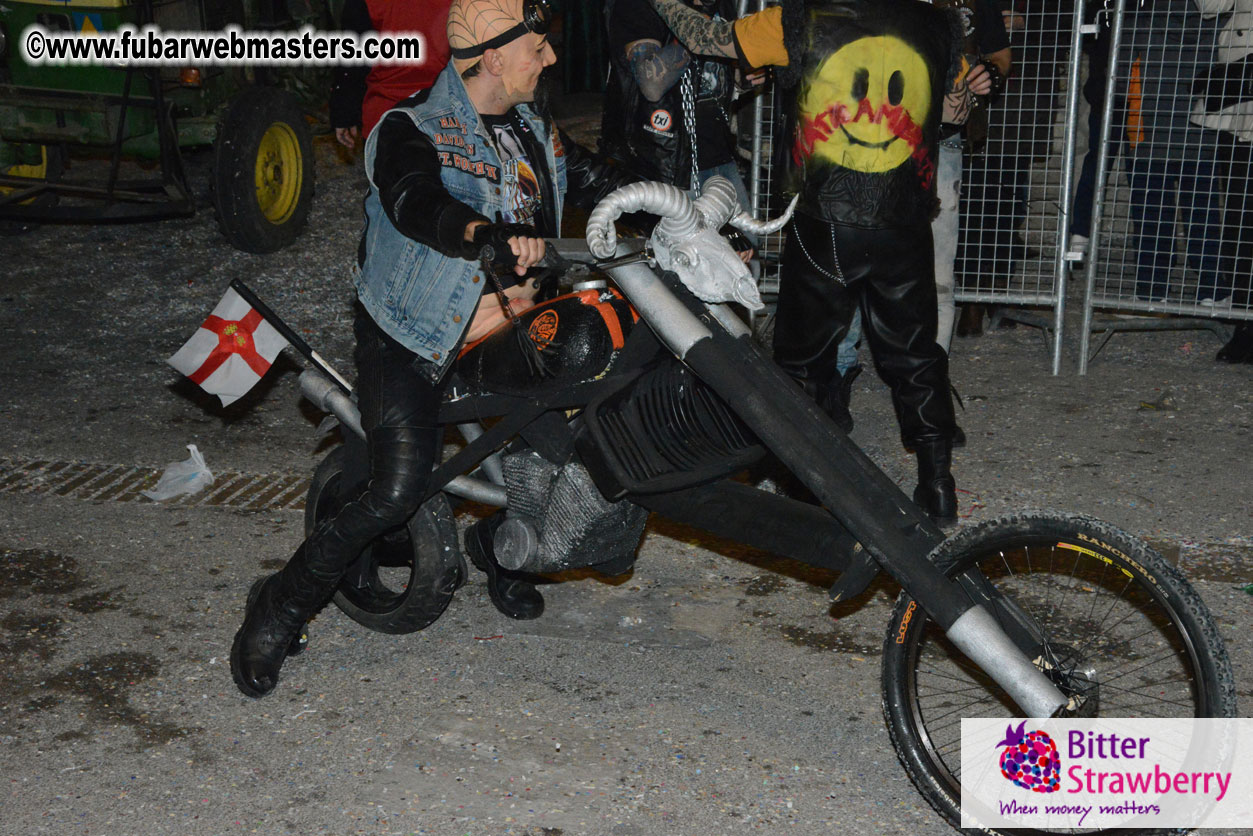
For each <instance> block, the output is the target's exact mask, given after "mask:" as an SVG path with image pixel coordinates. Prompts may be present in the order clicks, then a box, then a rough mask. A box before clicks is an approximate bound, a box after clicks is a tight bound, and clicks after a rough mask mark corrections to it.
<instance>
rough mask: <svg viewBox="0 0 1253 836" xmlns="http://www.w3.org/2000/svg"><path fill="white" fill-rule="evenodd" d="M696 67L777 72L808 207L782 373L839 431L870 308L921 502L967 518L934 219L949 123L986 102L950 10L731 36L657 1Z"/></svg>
mask: <svg viewBox="0 0 1253 836" xmlns="http://www.w3.org/2000/svg"><path fill="white" fill-rule="evenodd" d="M650 1H651V2H652V4H653V7H654V8H655V9H656V10H657V13H658V14H659V15H660V16H661V17H662V19H663V20H665V21H666V23H667V25H668V26H669V27H670V29H671V31H673V32H674V33H675V36H676V37H677V38H678V39H679V40H680V41H681V42H682V43H683V45H684V46H686V47H687V48H688V50H690V51H691V52H693V53H697V54H702V55H722V56H724V57H731V58H737V59H738V60H739V61H741V62H742V64H743V65H744V66H745V67H746V68H749V69H756V68H759V67H764V66H774V67H776V68H777V69H776V81H777V83H778V85H779V88H780V90H781V91H782V93H783V95H782V97H781V99H782V101H783V102H784V103H785V106H784V107H783V108H781V109H780V110H781V111H782V112H783V113H784V117H783V118H784V119H785V120H786V122H785V128H786V129H787V130H788V131H789V132H790V133H788V134H785V135H786V136H789V137H790V145H789V147H788V149H787V150H788V151H790V157H789V159H788V160H787V163H788V167H789V170H790V175H789V176H790V180H791V189H792V190H793V191H795V192H797V193H799V195H800V202H799V204H798V206H797V211H796V214H795V216H794V217H793V219H792V223H791V225H790V226H789V227H788V233H787V243H786V245H785V248H784V253H783V262H782V270H781V272H780V287H779V302H778V312H777V318H776V321H775V336H774V358H775V362H777V363H778V364H779V365H780V366H781V367H782V368H783V369H784V370H785V371H787V372H788V373H789V374H791V375H792V376H793V377H794V378H796V379H797V380H798V381H799V382H800V383H801V384H802V385H803V386H804V387H805V390H806V391H807V392H809V393H810V395H811V396H813V397H814V398H815V400H817V401H818V403H819V405H821V406H822V407H823V408H824V409H825V410H826V411H827V412H828V413H831V414H832V415H833V416H834V415H835V414H836V413H837V412H838V409H839V398H840V393H839V386H840V382H841V378H840V374H839V370H838V368H837V364H836V359H837V349H838V347H839V345H840V341H841V340H842V339H843V337H844V335H845V333H846V332H847V331H848V327H849V323H850V321H851V319H852V317H853V311H854V310H856V309H858V308H860V310H861V314H862V323H863V328H864V331H865V335H866V339H867V341H868V342H869V344H870V350H871V353H872V354H873V356H874V360H875V366H876V368H877V369H878V371H879V374H880V376H881V377H882V378H883V379H884V381H885V382H886V383H887V384H888V387H889V388H890V389H891V393H892V403H893V406H894V407H895V410H896V416H897V420H898V422H899V424H900V431H901V438H902V440H903V442H904V443H905V445H906V446H907V447H910V448H912V449H913V450H914V452H915V453H916V455H917V457H918V486H917V488H916V489H915V491H914V501H915V502H917V503H918V504H919V505H920V506H922V507H923V508H924V509H925V510H926V511H927V513H928V514H930V515H931V517H932V518H933V519H934V520H936V521H937V522H938V523H940V524H941V525H951V524H953V523H955V522H956V518H957V496H956V484H955V482H954V479H953V475H952V471H951V460H952V445H953V435H954V432H955V430H956V424H955V421H954V416H953V402H952V395H951V392H950V387H949V378H948V357H947V355H946V354H945V352H944V350H943V349H942V348H941V347H940V346H939V345H938V344H937V343H936V289H935V264H934V259H933V242H932V238H931V219H932V218H933V217H934V216H935V213H936V211H937V209H938V201H937V199H936V196H935V174H936V160H937V146H938V140H939V131H940V123H941V121H944V122H947V123H950V124H961V123H963V122H965V121H966V118H967V116H968V115H969V113H970V108H971V105H972V103H973V100H974V96H975V95H982V94H986V93H988V92H989V91H990V90H991V86H992V80H991V77H990V76H989V75H988V74H987V71H986V70H985V69H984V67H983V66H982V64H977V65H975V66H974V67H970V66H969V64H968V63H967V62H966V59H965V58H964V57H963V55H962V41H963V36H964V32H963V28H962V24H961V20H960V17H959V16H957V15H956V14H955V13H953V12H952V11H951V10H945V9H941V8H938V7H936V6H933V5H930V4H927V3H923V2H920V0H804V2H802V0H784V2H783V3H782V5H780V6H774V7H771V8H769V9H766V10H764V11H762V12H758V13H756V14H753V15H748V16H746V17H742V18H739V19H738V20H735V21H731V22H724V21H718V20H712V19H710V18H708V17H706V16H704V15H701V14H700V13H699V12H696V11H694V10H693V9H691V8H689V7H687V6H686V5H684V4H683V3H682V2H681V0H650Z"/></svg>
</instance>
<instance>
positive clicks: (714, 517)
mask: <svg viewBox="0 0 1253 836" xmlns="http://www.w3.org/2000/svg"><path fill="white" fill-rule="evenodd" d="M637 211H646V212H650V213H653V214H656V215H659V216H661V217H662V218H663V220H662V221H661V222H660V224H658V226H657V227H656V229H655V230H654V232H653V235H652V237H651V238H650V239H649V241H648V244H647V245H646V246H640V245H641V243H642V242H640V241H638V240H636V241H634V242H632V241H622V242H619V241H618V239H617V236H616V233H615V229H614V220H615V219H616V218H617V217H618V216H619V215H621V214H624V213H630V212H637ZM789 211H790V210H789ZM786 219H787V216H786V215H785V216H784V218H782V219H779V220H777V221H773V222H768V223H767V222H757V221H753V220H752V219H751V218H750V217H749V216H748V215H747V213H744V212H741V211H740V210H739V206H738V205H737V203H736V200H735V195H734V190H733V189H732V188H731V186H730V184H729V183H728V182H727V181H725V180H722V179H721V178H714V179H713V180H711V181H710V182H709V184H707V185H706V187H705V190H704V193H703V194H702V195H701V196H700V197H699V198H697V199H695V200H691V199H689V197H688V196H687V195H686V194H685V193H684V192H682V191H680V190H678V189H676V188H674V187H671V186H665V185H661V184H657V183H638V184H633V185H631V186H627V187H625V188H623V189H620V190H618V191H617V192H615V193H613V194H612V195H610V196H609V197H607V198H606V199H605V200H604V201H602V203H601V204H600V205H599V206H598V207H597V208H596V210H595V211H594V212H593V213H592V215H591V216H590V219H589V222H588V228H587V247H586V248H584V247H583V246H580V244H581V242H575V241H568V240H562V241H559V242H556V244H555V246H554V247H552V248H551V249H556V250H557V251H558V252H559V253H560V254H561V256H562V257H563V258H565V259H569V260H570V261H569V262H568V265H569V266H568V269H567V270H566V279H567V281H568V282H570V283H571V284H572V287H573V289H572V290H571V292H569V293H566V294H565V295H562V296H558V297H557V298H555V299H552V300H550V301H548V302H545V303H542V304H539V305H537V306H535V307H533V308H531V309H529V310H527V311H526V312H525V313H523V314H521V315H520V316H518V317H516V318H515V319H514V320H513V321H512V322H508V323H506V324H505V325H503V326H501V328H499V329H497V331H495V332H493V333H492V334H490V335H489V336H487V337H485V338H483V339H482V340H481V341H479V342H478V343H475V344H472V345H470V346H468V347H466V348H465V349H464V350H463V351H462V353H461V356H460V357H459V359H458V362H457V366H456V368H455V371H454V373H455V374H456V376H457V379H456V381H455V385H454V386H452V387H451V392H450V395H449V397H448V400H447V402H446V403H445V404H444V406H443V408H442V410H441V413H440V420H441V422H442V423H444V424H445V425H455V426H457V427H459V428H460V429H461V431H462V432H463V434H464V436H465V438H466V442H467V443H466V445H465V446H464V447H463V448H462V449H461V450H460V451H459V452H457V453H456V454H454V455H453V456H452V457H451V458H449V459H448V460H447V461H445V462H443V463H442V464H440V465H438V466H437V467H436V469H435V472H434V476H433V478H432V481H431V487H430V489H429V495H428V499H427V501H426V502H425V504H424V505H423V506H422V507H421V509H420V510H419V511H418V512H417V513H416V514H415V515H414V516H413V518H411V519H410V521H409V523H408V525H407V527H406V529H405V530H404V531H402V532H399V533H397V534H389V535H387V539H388V540H390V542H388V543H384V542H382V540H380V541H376V543H375V544H374V545H372V546H371V547H370V548H368V549H367V550H366V551H365V552H363V554H362V556H361V557H360V558H359V560H358V561H357V563H356V565H355V566H354V567H353V569H352V570H351V571H350V572H349V574H348V576H347V577H346V578H345V579H344V581H343V582H342V583H341V585H340V587H339V589H338V591H337V592H336V594H335V597H334V601H335V603H336V604H337V605H338V606H339V608H340V609H341V610H343V611H344V612H345V613H346V614H348V616H349V617H351V618H352V619H354V620H356V621H358V622H359V623H361V624H363V625H364V626H366V627H368V628H370V629H372V630H378V631H382V632H388V633H407V632H412V631H416V630H420V629H422V628H423V627H426V626H427V625H429V624H431V623H432V622H434V621H435V620H436V619H437V618H438V617H439V616H440V614H441V613H442V612H443V611H444V608H445V607H446V606H447V604H448V602H449V600H450V599H451V597H452V595H453V592H454V590H455V589H456V587H457V586H458V584H459V582H460V581H461V580H462V579H463V578H464V575H465V565H464V559H463V558H462V556H461V552H460V547H459V544H458V542H457V532H456V527H455V525H454V520H453V514H452V510H451V507H450V502H449V497H462V498H467V499H471V500H474V501H476V502H478V503H482V504H486V505H489V506H494V507H498V508H502V509H505V514H506V519H505V521H504V522H503V523H502V524H501V526H500V528H499V529H498V530H497V532H496V535H495V553H496V557H497V559H498V560H499V562H500V563H501V564H502V565H503V566H504V567H505V568H507V569H517V570H524V571H528V572H539V573H544V572H556V571H561V570H565V569H571V568H575V567H594V568H597V569H600V570H602V571H604V572H606V573H608V574H621V573H623V572H626V571H628V570H629V569H630V567H631V565H632V563H633V561H634V559H635V551H636V548H637V546H638V545H639V541H640V538H641V536H642V533H643V529H644V525H645V522H646V519H647V517H648V515H649V514H650V513H658V514H661V515H663V516H666V517H669V518H671V519H673V520H676V521H679V522H682V523H685V524H689V525H693V526H697V527H699V528H702V529H705V530H707V531H710V532H712V533H714V534H716V535H718V536H720V537H725V538H729V539H732V540H736V541H739V542H742V543H745V544H748V545H751V546H753V547H756V548H759V549H763V550H767V551H770V552H773V553H775V554H779V555H784V556H787V557H789V558H792V559H794V560H798V561H801V562H803V563H806V564H810V565H813V566H817V567H822V568H824V569H830V570H835V571H837V572H839V573H840V574H839V578H838V580H837V581H836V582H835V584H834V586H833V587H832V589H831V597H832V598H833V599H834V600H846V599H848V598H851V597H853V596H855V595H857V594H858V593H859V592H861V591H862V590H864V589H866V587H867V586H868V585H869V584H870V582H871V581H872V580H873V579H874V577H875V576H876V575H877V574H878V573H879V572H886V573H887V574H889V575H890V576H891V577H892V578H893V579H895V580H896V581H897V582H898V583H899V584H900V585H901V587H902V588H903V591H902V593H901V595H900V598H899V600H898V601H897V602H896V606H895V609H894V611H893V613H892V616H891V619H890V620H889V622H888V625H887V630H886V637H885V639H884V654H883V670H882V687H883V706H884V714H885V719H886V721H887V725H888V729H889V731H890V734H891V738H892V742H893V744H894V745H895V746H896V749H897V752H898V754H899V756H900V759H901V762H902V763H903V765H904V766H905V769H906V771H907V772H908V774H909V776H910V778H911V779H912V780H913V781H914V784H915V785H916V787H917V788H918V790H919V791H920V792H921V793H922V794H923V795H924V796H925V797H926V798H927V800H928V801H929V802H930V803H931V804H932V805H933V806H934V807H935V808H936V809H937V810H938V811H940V812H941V813H942V814H943V815H944V816H945V817H946V818H948V820H949V821H950V822H952V823H953V824H954V825H955V826H958V825H959V821H960V815H959V804H960V797H961V796H960V793H961V781H960V777H961V776H960V766H959V763H958V754H959V742H960V738H959V734H960V723H959V722H956V721H957V720H959V719H960V718H961V717H963V716H966V717H975V716H981V717H1001V716H1003V717H1016V716H1018V717H1034V718H1046V717H1050V716H1059V717H1075V718H1092V717H1124V716H1132V717H1144V716H1158V717H1231V716H1234V715H1235V689H1234V684H1233V679H1232V672H1231V667H1230V664H1229V662H1228V660H1227V655H1226V652H1225V650H1224V648H1223V644H1222V641H1221V639H1220V637H1219V635H1218V632H1217V630H1216V628H1215V625H1214V622H1213V620H1212V619H1211V617H1210V615H1209V613H1208V612H1207V611H1206V609H1205V607H1204V605H1203V604H1202V602H1201V599H1200V598H1199V596H1198V595H1197V594H1196V592H1195V591H1193V589H1192V588H1191V587H1190V586H1189V585H1188V583H1187V581H1186V580H1185V579H1184V578H1183V576H1182V575H1181V574H1180V573H1179V572H1178V571H1177V570H1176V569H1175V568H1174V567H1172V566H1170V565H1169V564H1167V563H1166V562H1165V561H1164V560H1163V559H1162V557H1161V556H1160V555H1158V554H1156V553H1155V552H1153V551H1152V550H1151V549H1150V548H1149V547H1148V546H1147V545H1146V544H1144V543H1143V542H1141V541H1139V540H1137V539H1136V538H1134V537H1131V536H1129V535H1127V534H1125V533H1122V532H1120V531H1118V530H1117V529H1115V528H1113V527H1112V526H1110V525H1107V524H1105V523H1102V522H1100V521H1098V520H1095V519H1091V518H1088V517H1083V516H1076V515H1069V514H1060V513H1048V512H1024V513H1020V514H1015V515H1012V516H1008V517H1004V518H1000V519H996V520H992V521H989V522H986V523H983V524H979V525H976V526H972V527H966V528H962V529H961V530H960V531H959V532H958V533H957V534H956V535H955V536H953V537H951V538H949V539H947V540H946V539H945V538H944V535H943V534H942V533H941V531H940V530H939V529H938V528H937V527H936V525H935V524H934V523H933V522H932V521H931V520H930V518H929V517H928V516H927V515H926V514H925V513H924V512H923V511H921V510H920V509H919V508H918V507H917V506H915V505H914V503H913V502H911V501H910V499H909V498H908V497H907V496H906V495H905V494H904V493H902V492H901V491H900V489H899V488H898V487H897V486H896V484H895V483H894V482H893V481H892V480H891V479H889V478H888V477H887V476H886V475H885V474H883V473H882V472H881V471H880V470H879V468H878V467H877V466H876V465H875V464H874V463H873V462H872V461H871V460H870V459H869V458H867V456H866V455H865V454H863V453H862V452H861V451H860V450H859V449H858V447H857V446H856V445H855V444H853V443H852V442H851V441H850V440H849V439H848V437H847V436H846V435H845V434H844V433H843V432H842V431H841V430H840V429H839V428H838V427H837V426H836V425H835V423H833V422H832V421H831V420H830V419H829V418H828V417H827V415H826V414H825V413H823V412H822V411H821V410H820V409H819V408H818V407H817V406H816V405H815V404H814V403H813V402H812V401H811V400H810V399H809V398H808V397H807V396H806V395H805V394H804V392H803V390H802V389H801V387H799V386H798V385H797V384H796V383H795V382H794V381H792V380H791V379H790V378H788V377H787V376H786V375H785V374H784V373H783V372H782V371H780V370H779V368H778V367H777V366H775V365H774V364H773V363H772V362H771V361H770V360H769V359H768V358H767V357H766V356H765V354H763V352H762V351H761V350H760V349H759V348H758V347H757V346H756V345H755V344H754V342H753V341H752V340H751V339H750V334H749V329H748V328H747V326H746V325H745V324H744V323H743V322H742V321H741V320H740V319H739V318H738V317H737V316H736V314H735V313H734V312H733V311H732V309H731V308H730V307H729V306H728V304H727V303H729V302H737V303H739V304H741V305H744V306H746V307H748V308H750V309H753V308H759V307H760V306H761V300H760V297H759V296H758V294H757V289H756V286H755V284H754V283H753V280H752V278H751V276H750V274H749V272H748V270H747V269H746V268H745V267H744V265H743V264H742V263H740V261H739V259H738V258H737V257H736V255H735V253H734V252H733V251H732V249H731V247H730V245H729V244H728V243H727V241H726V240H725V239H723V238H722V237H720V236H719V233H718V230H719V229H720V228H722V227H723V226H724V224H726V223H727V222H728V221H729V222H730V224H731V225H733V226H737V227H739V228H743V229H749V230H751V231H754V232H758V233H763V232H767V231H774V230H777V229H778V228H780V227H781V226H782V223H784V222H786ZM631 244H634V245H635V246H634V248H632V247H631V246H630V245H631ZM588 250H590V253H589V252H588ZM485 269H487V268H486V267H485ZM524 340H525V341H529V342H530V343H531V345H530V346H529V347H526V348H525V349H523V348H522V347H521V346H523V345H524ZM537 358H538V359H537ZM301 384H302V390H303V391H304V393H305V395H306V396H307V397H308V398H309V399H310V400H312V401H313V402H314V403H315V404H317V405H318V406H320V407H321V408H322V409H324V410H326V411H328V412H331V413H334V414H335V415H336V416H337V417H338V418H339V420H340V422H341V423H342V425H343V426H345V427H347V428H348V431H350V432H354V433H356V434H358V435H360V434H361V428H360V419H359V415H358V413H357V411H356V407H355V404H354V403H353V402H352V399H351V397H350V396H349V395H348V394H347V393H346V392H345V391H344V390H343V389H342V387H340V386H339V385H337V384H335V383H333V382H332V381H331V380H330V379H329V378H328V377H326V376H325V375H323V374H321V373H320V372H318V371H314V370H309V371H306V372H304V373H303V376H302V380H301ZM768 458H773V459H774V460H776V462H777V464H778V465H781V466H782V467H783V468H786V469H787V470H788V471H790V473H791V474H792V475H793V476H794V477H795V479H796V480H798V481H799V482H800V483H802V484H803V485H804V486H805V488H807V489H808V491H809V492H811V493H812V495H813V497H815V498H816V499H817V501H818V502H819V503H820V504H813V503H812V502H804V501H799V500H796V499H792V498H789V497H787V496H782V495H778V494H776V493H773V492H770V491H766V490H761V489H758V488H756V487H754V486H753V485H751V484H748V483H746V482H745V481H744V480H743V479H742V478H736V477H737V475H738V474H741V473H742V472H743V471H744V470H745V469H746V468H748V467H749V466H750V465H754V464H755V463H757V462H759V461H761V460H763V459H768ZM343 463H344V462H343V448H338V449H336V450H334V451H332V452H331V453H330V455H329V456H328V457H327V458H326V459H325V460H324V461H323V462H322V464H321V465H320V466H319V467H318V469H317V472H316V474H315V478H314V481H313V485H312V487H311V489H310V494H309V498H308V503H307V506H306V525H307V527H308V528H309V529H312V527H313V526H314V525H315V524H316V522H317V521H318V520H319V519H320V518H322V517H323V516H324V515H327V514H331V513H333V512H334V510H335V509H336V507H337V504H338V503H339V502H340V497H339V488H340V483H341V479H342V471H343ZM398 543H399V548H398ZM293 649H298V648H295V647H293ZM988 832H993V831H988ZM1033 832H1034V831H1033ZM1120 832H1126V831H1120Z"/></svg>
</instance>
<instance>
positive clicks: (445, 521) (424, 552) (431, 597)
mask: <svg viewBox="0 0 1253 836" xmlns="http://www.w3.org/2000/svg"><path fill="white" fill-rule="evenodd" d="M343 470H344V449H343V448H342V447H337V448H335V449H334V450H332V451H331V453H330V455H328V456H327V457H326V458H325V459H323V460H322V463H321V464H319V465H318V467H317V470H315V471H314V474H313V484H312V485H311V486H310V487H309V496H308V498H307V499H306V500H305V535H306V536H308V535H309V534H310V533H312V532H313V529H314V527H315V526H316V525H317V524H318V523H319V522H320V521H321V520H323V519H325V518H326V517H329V516H331V515H333V514H334V513H336V512H337V511H338V510H339V507H340V505H341V504H342V502H343V498H342V496H341V492H342V482H343ZM464 576H465V559H464V558H463V557H462V556H461V548H460V546H459V545H458V542H457V525H456V521H455V520H454V519H453V515H452V509H451V508H450V507H449V505H448V500H447V499H446V498H445V497H444V495H443V494H436V495H435V496H434V497H432V498H431V499H429V500H427V502H426V503H425V504H424V505H423V506H422V507H421V508H419V509H418V510H417V512H416V513H415V514H414V515H413V516H412V517H410V518H409V522H408V524H407V525H405V526H404V527H402V528H400V529H397V530H395V531H390V532H388V533H386V534H384V535H383V536H381V537H379V538H378V539H377V540H375V541H374V542H373V543H371V544H370V545H369V546H368V547H367V548H366V550H365V551H364V552H363V553H362V554H361V556H360V557H359V558H358V559H357V561H356V563H354V564H353V566H352V567H351V568H350V569H349V571H348V574H347V575H346V576H345V577H344V579H343V581H341V582H340V585H339V588H338V589H336V590H335V597H334V599H333V600H334V601H335V606H337V607H339V608H340V609H341V610H343V612H344V614H345V615H347V616H348V617H349V618H351V619H352V620H353V621H355V622H357V623H358V624H361V625H362V626H364V627H368V628H370V629H371V630H377V631H378V632H380V633H396V634H400V633H413V632H416V631H418V630H421V629H422V628H424V627H427V626H429V625H431V624H432V623H434V622H435V620H436V619H437V618H439V617H440V615H442V614H443V612H444V609H445V608H446V607H447V606H448V602H449V601H451V600H452V595H453V592H454V591H455V590H456V589H457V586H458V585H459V584H460V582H461V580H462V578H463V577H464Z"/></svg>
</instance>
